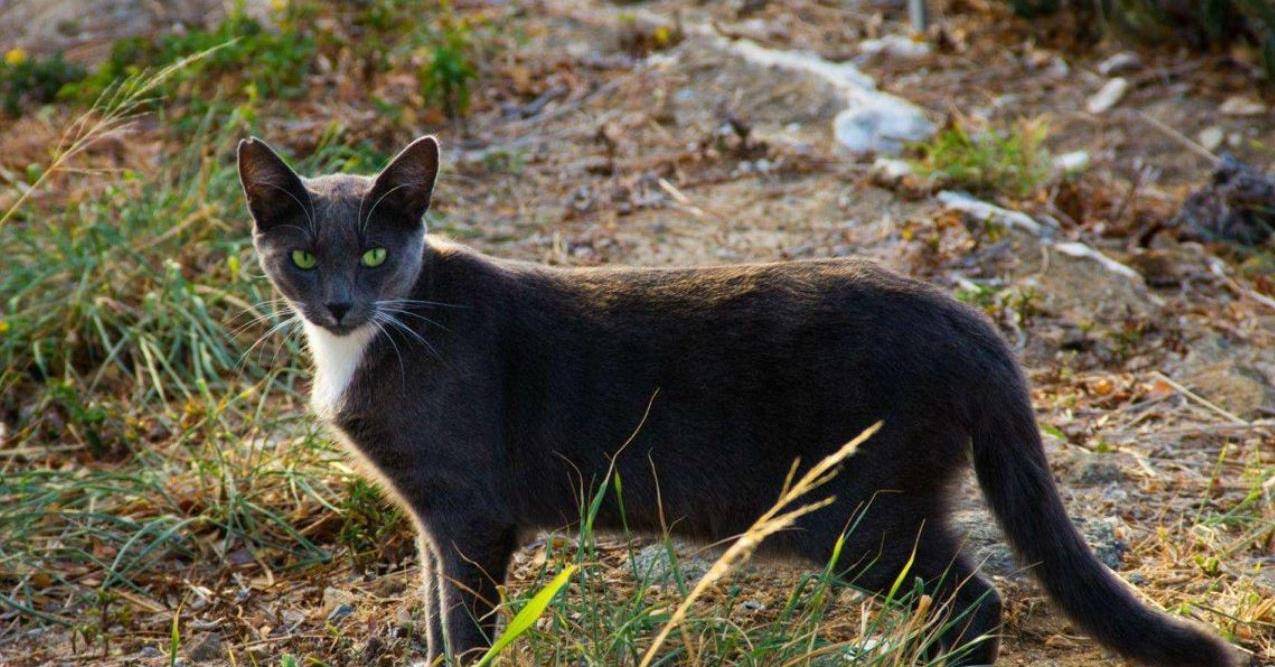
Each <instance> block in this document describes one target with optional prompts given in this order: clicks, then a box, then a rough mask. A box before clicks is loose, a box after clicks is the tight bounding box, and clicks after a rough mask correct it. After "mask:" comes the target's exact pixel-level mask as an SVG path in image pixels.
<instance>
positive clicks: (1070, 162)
mask: <svg viewBox="0 0 1275 667" xmlns="http://www.w3.org/2000/svg"><path fill="white" fill-rule="evenodd" d="M1090 161H1091V160H1090V157H1089V151H1072V152H1070V153H1063V154H1062V155H1059V156H1057V157H1055V158H1054V169H1055V170H1057V171H1060V172H1062V173H1064V174H1075V173H1077V172H1081V171H1084V170H1086V169H1088V168H1089V163H1090Z"/></svg>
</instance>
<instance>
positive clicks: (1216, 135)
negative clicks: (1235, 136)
mask: <svg viewBox="0 0 1275 667" xmlns="http://www.w3.org/2000/svg"><path fill="white" fill-rule="evenodd" d="M1195 139H1196V141H1199V142H1200V145H1201V146H1203V147H1204V149H1205V150H1207V151H1210V152H1212V151H1215V150H1217V149H1218V148H1221V146H1222V142H1224V141H1226V130H1223V129H1222V128H1221V126H1218V125H1213V126H1210V127H1206V128H1204V129H1203V130H1200V133H1199V134H1197V135H1196V136H1195Z"/></svg>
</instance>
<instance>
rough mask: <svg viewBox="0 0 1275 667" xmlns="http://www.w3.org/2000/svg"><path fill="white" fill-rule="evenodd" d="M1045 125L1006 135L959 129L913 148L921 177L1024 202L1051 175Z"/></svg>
mask: <svg viewBox="0 0 1275 667" xmlns="http://www.w3.org/2000/svg"><path fill="white" fill-rule="evenodd" d="M1047 133H1048V129H1047V127H1046V125H1045V124H1044V123H1043V122H1041V121H1026V120H1025V121H1021V122H1019V123H1017V124H1015V125H1014V126H1013V127H1012V128H1010V129H1008V130H1005V131H989V132H986V133H983V134H970V133H969V132H968V131H967V130H966V129H965V128H963V127H962V126H961V125H959V124H952V125H950V126H948V127H946V128H944V129H943V130H942V131H941V132H939V133H938V134H936V135H934V137H933V138H931V139H929V140H928V141H926V142H924V143H920V144H915V145H914V146H913V150H914V151H915V152H916V153H917V156H918V157H917V159H916V160H915V165H916V167H917V171H918V173H920V174H922V175H926V176H933V177H936V178H939V179H941V180H945V181H947V182H949V183H950V184H952V185H954V186H957V187H963V188H967V189H970V190H973V191H974V192H976V193H994V194H1006V195H1010V196H1014V197H1025V196H1027V195H1028V194H1031V193H1032V192H1033V191H1034V190H1035V189H1036V188H1037V187H1038V186H1039V185H1040V184H1041V183H1042V182H1043V181H1044V180H1045V179H1046V178H1048V176H1049V173H1050V161H1049V153H1048V151H1046V150H1045V148H1044V140H1045V137H1046V135H1047Z"/></svg>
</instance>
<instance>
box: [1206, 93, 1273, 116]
mask: <svg viewBox="0 0 1275 667" xmlns="http://www.w3.org/2000/svg"><path fill="white" fill-rule="evenodd" d="M1217 110H1218V112H1220V113H1221V114H1222V115H1224V116H1260V115H1262V114H1264V113H1266V105H1265V104H1263V103H1262V101H1261V100H1258V99H1254V98H1252V97H1245V96H1243V95H1233V96H1231V97H1228V98H1226V100H1225V101H1224V102H1222V106H1220V107H1218V108H1217Z"/></svg>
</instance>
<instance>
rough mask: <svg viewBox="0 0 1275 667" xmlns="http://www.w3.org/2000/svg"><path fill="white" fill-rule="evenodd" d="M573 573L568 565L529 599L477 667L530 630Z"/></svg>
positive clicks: (483, 665) (487, 662)
mask: <svg viewBox="0 0 1275 667" xmlns="http://www.w3.org/2000/svg"><path fill="white" fill-rule="evenodd" d="M575 571H576V566H575V565H568V566H567V567H565V568H563V570H562V571H561V572H559V573H558V576H556V577H554V578H553V581H550V582H549V584H548V585H546V586H545V587H544V588H542V589H540V592H538V593H536V595H535V597H533V598H531V601H530V602H528V603H527V606H525V607H523V608H522V609H521V610H520V611H519V612H518V613H517V614H516V615H515V616H514V618H513V620H512V621H509V627H507V628H505V632H504V634H502V635H500V637H499V638H497V639H496V641H495V643H493V644H492V645H491V648H489V649H487V652H486V653H484V654H483V657H482V659H481V660H479V661H478V665H477V667H485V666H486V665H489V664H491V661H492V660H494V659H495V658H496V656H497V655H499V654H500V652H501V651H503V650H504V649H505V647H506V646H508V645H510V644H511V643H513V641H514V640H515V639H517V638H518V637H519V635H521V634H522V633H524V632H526V631H527V630H529V629H531V625H532V624H533V623H535V622H536V619H537V618H540V615H541V614H543V613H544V612H545V609H547V608H548V607H549V603H550V602H551V601H552V600H553V596H555V595H557V594H558V591H560V590H562V587H563V586H566V585H567V582H568V581H570V580H571V575H572V574H573V573H575Z"/></svg>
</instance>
